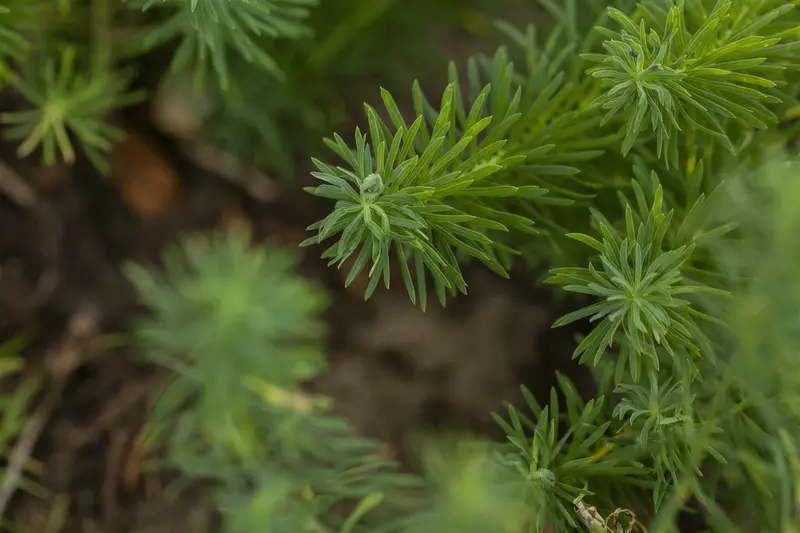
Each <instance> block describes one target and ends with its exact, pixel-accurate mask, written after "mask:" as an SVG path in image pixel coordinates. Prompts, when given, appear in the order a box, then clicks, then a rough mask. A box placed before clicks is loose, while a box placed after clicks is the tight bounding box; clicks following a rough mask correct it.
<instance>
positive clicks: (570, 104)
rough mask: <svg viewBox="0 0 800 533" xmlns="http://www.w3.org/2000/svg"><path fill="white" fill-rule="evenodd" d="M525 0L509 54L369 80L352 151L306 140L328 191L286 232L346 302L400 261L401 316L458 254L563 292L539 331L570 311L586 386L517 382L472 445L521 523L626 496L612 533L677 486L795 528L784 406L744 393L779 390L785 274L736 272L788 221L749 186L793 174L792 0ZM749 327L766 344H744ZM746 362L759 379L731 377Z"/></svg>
mask: <svg viewBox="0 0 800 533" xmlns="http://www.w3.org/2000/svg"><path fill="white" fill-rule="evenodd" d="M542 4H543V5H544V6H545V7H546V8H547V9H548V11H550V12H551V13H552V14H553V16H554V17H555V18H556V20H557V25H556V27H555V28H554V29H553V30H552V31H551V33H550V35H549V36H548V37H547V38H546V39H544V40H543V41H542V40H540V39H539V38H538V35H537V32H536V30H535V29H534V28H529V29H528V30H527V31H520V30H518V29H516V28H513V27H511V26H509V25H508V24H505V23H501V24H500V25H499V27H500V29H502V30H503V31H504V32H505V33H506V35H507V36H508V37H509V38H510V39H511V40H512V41H513V43H514V44H515V47H514V48H512V49H506V48H505V47H501V48H500V49H499V50H498V52H497V54H495V55H494V57H492V58H487V57H483V56H478V57H476V58H473V59H471V60H470V61H469V63H468V65H467V67H468V68H467V72H466V76H465V77H462V76H461V75H460V73H459V72H458V70H457V69H456V68H455V66H452V65H451V69H450V83H449V85H448V86H447V88H446V89H445V91H444V93H443V96H442V98H441V100H440V103H439V105H438V106H435V105H432V104H431V103H429V101H428V100H427V99H426V98H425V96H424V95H423V93H422V91H421V89H420V87H419V84H417V83H415V84H414V86H413V90H412V96H413V102H414V114H413V115H412V116H410V117H406V116H404V115H403V114H402V113H401V112H400V110H399V108H398V105H397V104H396V103H395V100H394V99H393V97H392V96H391V94H390V93H389V92H388V91H385V90H383V91H382V92H381V96H382V99H383V103H384V107H385V111H384V112H378V111H376V110H375V109H373V108H372V107H369V106H367V107H366V118H367V120H366V122H367V124H368V130H367V131H362V130H358V129H357V130H356V133H355V145H354V147H352V148H351V147H350V146H349V145H348V144H347V141H345V140H344V138H343V137H341V136H339V135H338V134H337V135H335V136H334V137H333V139H332V140H328V141H326V142H327V144H328V146H329V147H330V148H331V149H332V150H333V152H334V153H335V156H336V158H337V159H336V160H335V162H326V161H321V160H317V159H315V160H314V164H315V166H316V167H317V171H316V172H314V173H313V175H314V176H315V177H316V178H317V179H318V180H319V182H320V184H319V185H317V186H316V187H313V188H310V189H309V192H311V193H312V194H315V195H317V196H321V197H324V198H328V199H331V200H333V201H335V205H334V206H333V209H332V211H331V213H330V214H329V215H328V216H327V217H325V218H324V219H322V220H320V221H319V222H318V223H316V224H313V225H312V226H311V227H310V228H309V230H310V231H312V236H311V237H310V238H309V239H308V240H306V242H305V243H304V244H305V245H314V244H317V243H321V242H323V241H330V244H329V245H328V247H327V248H326V249H325V251H324V252H323V257H326V258H329V259H330V264H331V265H335V266H336V267H338V268H340V267H342V266H344V265H348V268H350V272H349V275H348V276H347V280H346V282H345V283H346V284H349V283H351V282H352V281H353V280H354V279H356V277H358V276H364V277H366V278H367V279H369V283H368V284H367V290H366V295H365V296H366V298H369V297H370V296H371V295H372V294H373V293H374V291H375V290H376V289H377V287H378V285H379V284H381V283H383V284H384V285H386V286H387V287H389V286H390V282H391V280H392V279H393V276H392V274H394V273H399V275H400V276H401V277H402V279H403V284H404V285H405V289H406V291H407V292H408V295H409V297H410V299H411V300H412V302H415V303H418V304H419V305H420V307H421V308H422V310H424V309H425V307H426V305H427V298H426V291H427V288H428V287H429V286H430V284H431V282H432V287H433V289H434V291H435V292H436V294H437V296H438V298H439V300H440V302H441V304H442V305H444V304H446V302H447V299H448V298H449V297H453V296H455V295H456V293H464V294H466V293H467V284H466V281H465V279H464V276H463V275H462V266H463V264H464V263H465V262H466V261H470V260H478V261H480V262H482V263H483V264H485V265H486V266H487V267H489V268H490V269H492V270H494V271H495V272H497V273H498V274H500V275H503V276H508V272H509V269H510V267H511V266H514V265H519V262H513V261H512V260H511V259H512V258H513V257H514V256H515V255H521V256H522V257H523V259H525V261H524V262H525V263H526V264H528V265H529V266H530V265H535V266H536V267H537V268H541V267H548V268H549V269H551V276H550V277H549V278H548V279H547V280H546V281H547V282H548V283H551V284H553V285H557V286H562V287H563V289H564V290H566V291H568V292H572V293H578V295H579V296H580V298H579V301H583V302H586V304H585V306H584V307H582V308H580V309H578V310H576V311H574V312H571V313H569V314H567V315H565V316H564V317H562V318H561V319H559V320H558V321H557V322H556V323H555V324H554V326H555V327H559V326H563V325H566V324H571V323H581V324H585V329H584V331H585V332H586V333H585V335H583V336H582V338H580V339H578V340H577V345H576V348H575V353H574V356H575V358H577V359H579V360H580V362H581V363H583V364H584V365H587V366H589V367H590V368H592V369H593V370H594V373H595V375H596V377H597V380H596V382H597V385H598V394H601V395H602V396H598V397H597V398H595V399H594V400H592V401H591V402H589V403H584V400H583V399H581V397H580V396H579V395H577V394H576V393H575V392H574V391H573V390H572V389H571V385H570V384H569V383H568V382H566V381H565V380H562V384H561V385H562V386H561V388H560V390H559V391H556V390H554V392H553V398H552V400H551V402H550V405H549V406H548V407H547V408H545V409H542V408H540V407H539V406H538V404H537V403H536V402H535V399H533V398H532V397H531V396H530V394H525V396H526V398H527V399H528V404H529V406H528V407H529V411H530V412H531V413H532V415H531V414H523V411H521V410H519V409H517V408H515V407H512V408H510V411H509V415H510V421H507V420H503V419H498V421H499V422H500V423H501V425H502V427H503V428H504V430H505V432H506V433H507V435H508V438H509V442H510V444H509V445H508V449H507V450H505V449H499V450H495V451H497V452H498V453H499V460H500V462H501V464H504V465H506V466H508V468H511V469H512V470H515V471H517V472H518V474H519V475H520V476H522V481H523V482H524V484H525V486H526V489H525V490H524V491H523V492H521V493H520V494H519V495H518V497H519V498H520V499H521V500H522V501H524V502H525V504H526V505H527V507H528V508H530V509H535V510H536V512H535V517H534V518H531V519H530V520H529V521H528V522H527V523H526V524H527V525H526V526H525V528H526V529H525V530H530V531H537V532H541V531H544V530H545V529H546V528H548V527H549V528H551V529H552V530H553V531H556V532H558V533H561V532H567V531H574V530H576V529H583V528H585V529H589V530H592V531H617V530H619V531H623V530H624V529H613V528H612V527H611V526H609V524H610V523H612V522H613V523H614V524H615V526H614V527H621V526H618V524H617V521H616V520H617V519H618V518H619V517H620V516H622V515H623V514H624V515H625V516H631V514H630V513H633V514H635V516H636V517H637V518H636V520H635V523H633V522H632V523H630V524H629V525H628V526H626V527H628V528H629V529H627V531H632V530H633V528H641V529H646V530H648V531H658V532H665V531H677V529H675V528H677V517H678V516H679V515H680V514H681V513H682V512H684V511H685V510H686V508H687V506H688V504H689V502H690V501H692V500H694V505H695V510H696V509H700V514H701V516H702V520H703V521H704V523H705V524H706V526H707V527H708V528H710V530H714V531H747V530H748V527H753V528H755V529H758V530H765V531H766V530H769V531H789V530H794V529H796V528H797V524H798V521H797V514H796V503H795V502H796V501H797V493H796V490H795V487H796V481H795V480H796V478H795V474H793V473H791V472H792V470H791V467H789V465H790V464H792V463H793V462H794V461H796V452H795V451H794V450H795V449H796V446H797V439H798V436H800V419H799V418H797V416H796V412H795V411H792V412H791V413H789V412H783V410H781V411H782V412H781V414H780V415H778V414H775V415H774V416H773V415H772V414H768V412H769V409H768V408H767V404H766V403H762V402H769V401H773V402H777V401H779V400H778V398H781V400H780V401H782V402H789V403H793V402H796V401H797V400H798V397H797V392H796V390H795V389H792V388H791V387H792V386H791V385H789V384H788V383H786V382H783V381H781V380H779V381H781V383H780V384H778V382H775V381H772V380H775V379H778V376H779V375H780V374H782V373H784V372H786V368H785V367H786V365H788V366H789V367H792V368H793V367H794V366H793V365H795V363H788V362H787V361H786V360H785V359H782V358H781V356H779V353H782V352H783V351H784V350H790V351H791V350H796V347H797V344H796V340H790V337H792V336H793V335H796V334H797V332H798V331H800V321H799V320H800V319H798V316H797V313H796V312H788V314H787V316H786V317H780V318H779V317H777V316H772V315H771V314H770V313H771V311H770V308H771V307H772V306H773V305H782V303H778V302H788V301H792V302H794V303H793V304H792V305H795V306H797V305H798V302H800V299H798V294H797V290H796V287H797V284H798V277H797V275H796V274H789V273H788V272H787V271H786V269H785V268H782V269H781V272H783V274H781V275H780V276H776V277H775V278H773V279H772V281H771V282H769V283H767V284H766V285H763V286H762V285H759V287H758V288H757V289H756V287H755V285H751V283H759V282H757V281H756V280H763V281H765V282H766V280H765V279H764V278H762V275H763V274H762V271H761V269H762V268H763V269H765V271H766V270H771V269H772V268H773V265H783V264H785V265H792V264H794V263H793V262H792V259H791V258H790V257H789V255H787V254H790V253H791V250H792V249H794V248H796V245H794V244H791V245H790V244H788V243H785V244H784V245H779V244H778V243H777V241H775V240H773V239H777V238H779V237H778V235H777V234H773V233H772V232H773V231H775V232H780V231H783V230H778V229H777V228H778V226H781V227H783V224H789V222H788V221H787V220H788V219H789V218H793V219H795V220H796V217H793V215H789V214H786V215H785V216H784V215H781V216H784V218H785V219H786V220H784V218H778V214H777V212H776V211H775V210H776V209H778V208H777V207H775V206H773V204H772V202H776V201H777V202H779V203H781V204H782V203H783V202H784V201H789V200H788V196H787V198H786V199H783V198H780V199H779V197H782V196H783V195H784V194H786V195H789V189H791V190H792V191H796V190H797V185H796V184H795V183H794V182H796V181H797V180H798V179H800V174H798V173H797V170H798V167H797V164H796V162H795V159H796V157H797V155H798V154H797V147H796V144H795V143H793V142H792V139H791V135H790V134H789V133H788V132H789V131H790V130H791V126H788V127H787V125H788V124H790V121H791V120H792V117H793V116H794V114H795V113H797V109H798V100H797V98H798V96H800V93H798V89H797V87H798V86H800V85H798V81H799V80H800V76H798V70H799V69H800V29H799V28H798V25H797V22H798V20H799V19H800V6H798V5H797V3H796V2H785V1H770V0H766V1H756V0H752V1H751V0H742V1H734V0H647V1H642V2H639V3H633V2H624V1H620V2H605V3H603V2H587V3H585V4H586V5H585V6H584V5H583V3H581V2H577V1H570V0H564V1H563V2H553V1H544V2H542ZM601 4H605V5H601ZM517 65H522V68H519V67H518V66H517ZM387 118H388V120H387ZM775 161H778V163H776V162H775ZM767 182H768V183H769V185H768V186H767V185H765V183H767ZM756 191H759V192H756ZM767 191H770V192H767ZM791 194H795V193H794V192H792V193H791ZM792 198H795V201H796V198H797V197H796V196H792ZM761 202H764V203H761ZM768 206H773V207H768ZM773 213H775V214H774V215H773ZM756 227H758V228H759V230H756V229H755V228H756ZM754 231H763V232H764V233H763V234H761V237H760V239H761V242H757V241H758V239H757V238H754V236H753V234H752V232H754ZM531 241H539V244H533V245H532V244H529V243H530V242H531ZM762 246H766V247H771V246H775V248H770V249H771V250H772V251H771V252H770V254H772V255H769V256H767V255H763V254H765V253H766V252H764V251H763V250H764V249H763V248H761V247H762ZM756 249H761V251H760V252H759V251H757V250H756ZM759 255H760V257H761V258H765V257H769V260H768V261H767V263H760V262H759V260H758V259H756V258H757V257H759ZM350 258H355V260H354V261H348V259H350ZM759 264H760V265H761V266H758V265H759ZM745 265H746V266H745ZM768 265H769V266H768ZM517 268H523V267H520V266H517ZM731 268H733V269H734V270H736V271H737V272H736V274H735V275H734V274H732V272H731V270H730V269H731ZM775 268H777V267H775ZM786 268H792V267H789V266H787V267H786ZM745 271H747V274H745V273H744V272H745ZM531 275H535V274H531ZM778 286H783V288H782V289H778V288H777V287H778ZM754 290H755V291H756V292H758V293H759V294H760V295H761V296H760V297H755V298H756V299H755V300H751V296H748V294H750V293H751V291H754ZM771 291H780V292H784V293H785V294H784V295H783V296H781V297H780V298H779V300H778V301H776V302H774V303H773V301H772V300H771V299H770V298H771V297H770V298H767V297H766V294H767V293H770V292H771ZM792 298H794V299H792ZM787 305H788V303H787ZM740 313H756V314H757V316H759V317H762V316H771V317H772V318H771V319H767V318H760V319H758V320H757V319H755V316H756V315H749V314H748V315H747V316H750V320H754V321H757V322H758V323H760V324H762V327H765V329H764V330H763V331H761V332H756V330H755V329H754V328H753V327H752V326H749V325H748V327H746V328H745V327H743V326H741V325H740V324H739V322H738V321H739V320H741V319H742V317H741V315H740ZM789 315H791V316H789ZM764 320H775V321H776V322H778V323H781V324H785V327H786V328H787V329H786V330H781V332H780V333H779V332H778V331H777V330H773V329H771V328H766V326H764V324H763V321H764ZM790 331H791V333H790ZM748 335H749V337H748ZM765 335H770V336H774V337H775V338H776V339H777V338H780V339H781V340H780V341H776V342H781V343H786V345H785V346H783V345H782V346H781V347H777V346H776V347H773V348H769V349H767V348H765V347H764V348H757V346H762V342H764V340H763V339H764V336H765ZM751 343H752V345H751ZM756 353H757V354H758V355H756ZM755 360H759V361H760V362H759V363H755V362H754V361H755ZM745 361H751V363H746V362H745ZM750 364H757V365H758V366H759V368H760V370H761V371H763V372H764V375H765V378H764V379H766V380H768V381H769V385H767V384H766V382H764V383H760V384H759V385H758V386H756V385H755V384H753V383H751V382H749V381H748V378H747V377H746V376H747V374H746V373H745V370H744V369H745V368H749V365H750ZM751 370H754V369H751ZM766 376H770V377H769V378H767V377H766ZM740 380H741V381H740ZM760 387H763V388H760ZM609 396H611V397H613V398H614V399H615V400H614V402H613V403H612V404H610V403H609V402H608V401H607V400H606V402H605V405H606V406H607V407H603V405H604V402H603V398H604V397H605V398H608V397H609ZM768 398H769V399H768ZM790 398H791V399H790ZM564 402H566V406H567V412H566V413H565V412H564V411H563V410H562V409H563V405H564ZM614 404H616V405H614ZM757 435H760V437H758V436H757ZM767 435H770V437H769V438H767V437H766V436H767ZM772 435H779V436H780V437H774V436H772ZM767 441H768V442H769V444H767V443H766V442H767ZM737 446H738V447H737ZM777 494H780V495H781V496H780V497H777V496H776V495H777ZM648 495H649V496H648ZM740 500H742V501H743V500H747V501H749V502H752V505H748V506H747V512H744V513H741V512H740V511H741V508H740V507H739V505H738V504H737V503H735V502H737V501H740ZM779 500H780V501H779ZM584 502H586V503H584ZM589 504H591V506H589ZM603 517H606V518H603ZM611 517H614V519H613V520H612V519H611ZM498 527H499V526H498Z"/></svg>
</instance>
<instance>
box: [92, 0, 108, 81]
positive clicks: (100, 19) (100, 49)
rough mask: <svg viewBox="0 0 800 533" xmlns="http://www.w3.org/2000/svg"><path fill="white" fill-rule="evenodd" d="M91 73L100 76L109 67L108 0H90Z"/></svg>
mask: <svg viewBox="0 0 800 533" xmlns="http://www.w3.org/2000/svg"><path fill="white" fill-rule="evenodd" d="M91 9H92V11H91V24H92V28H91V29H92V43H91V50H92V52H91V54H92V74H93V75H95V76H100V75H102V74H104V73H105V72H107V71H108V69H109V68H110V67H111V21H112V9H111V6H110V5H109V0H92V8H91Z"/></svg>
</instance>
